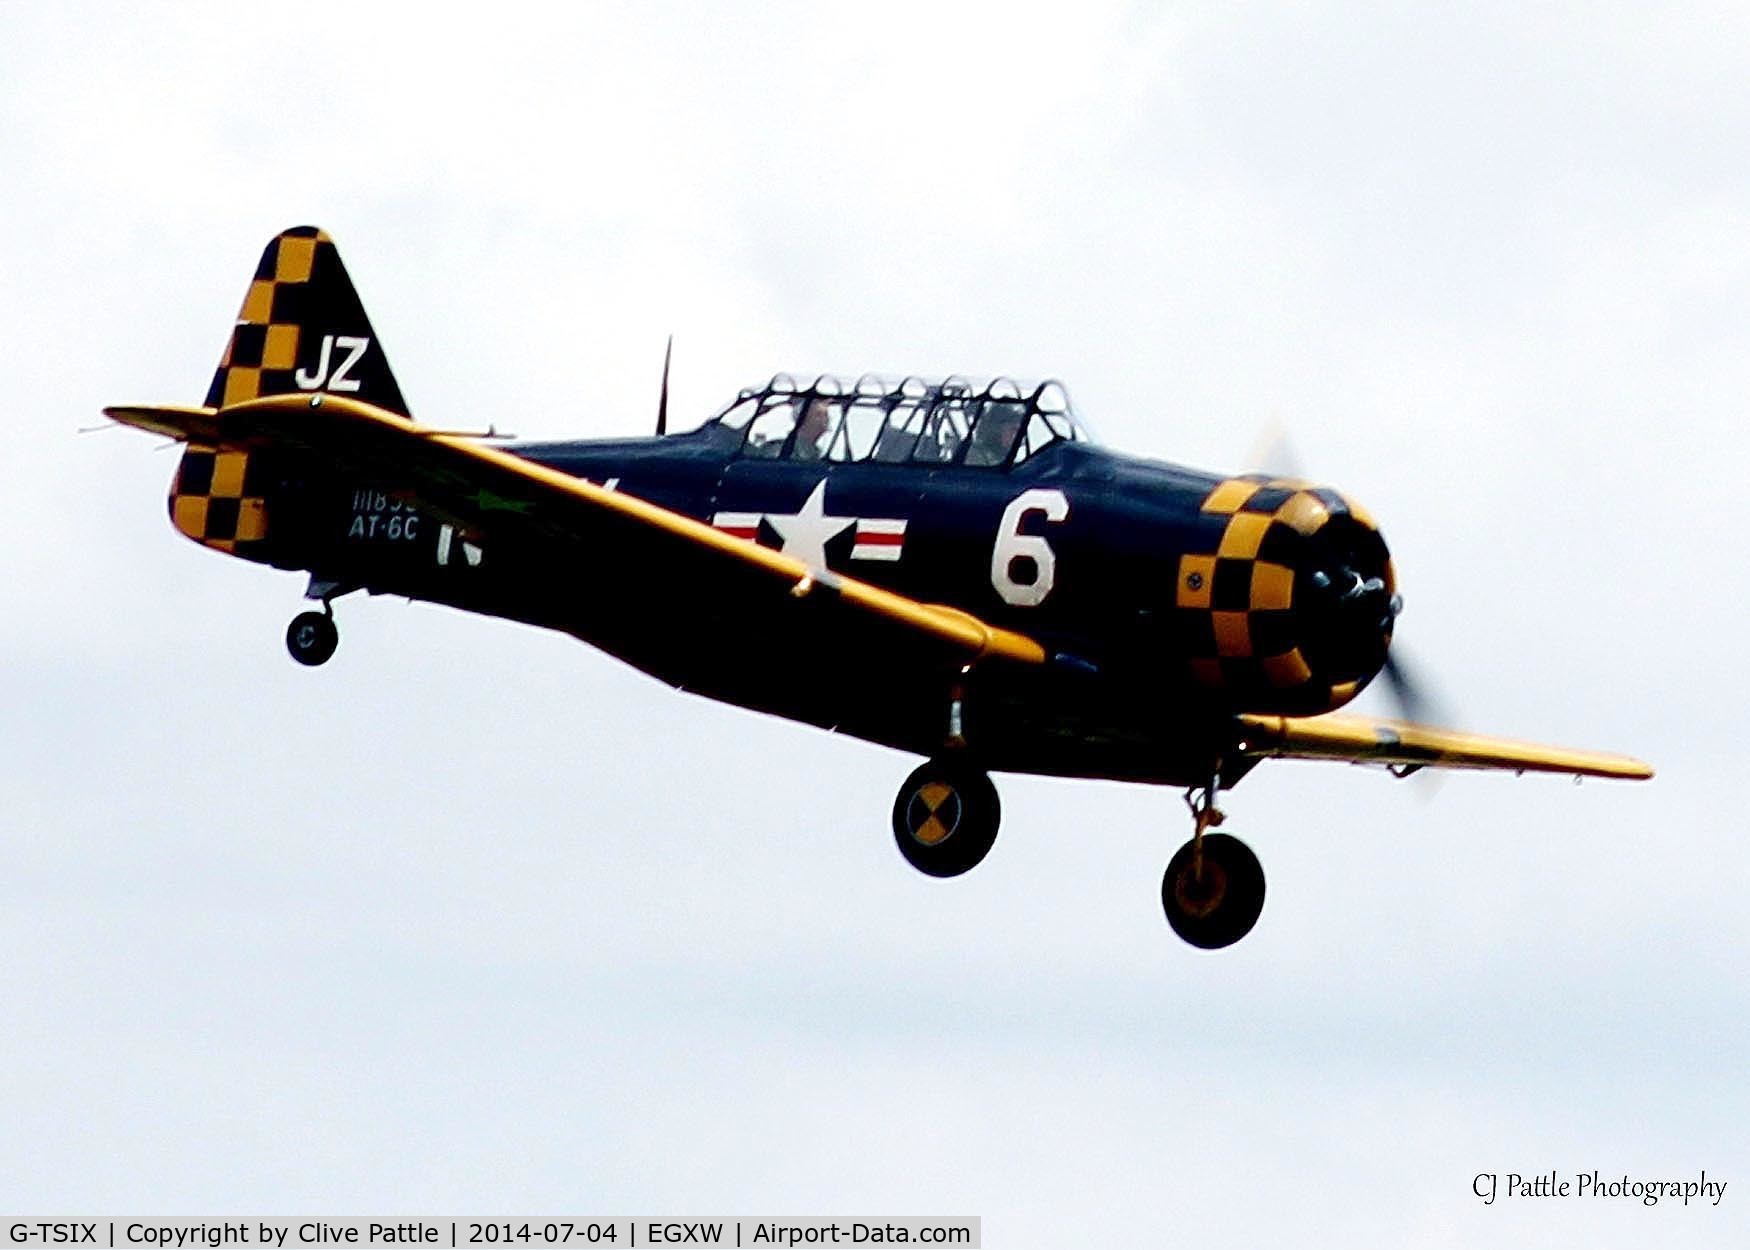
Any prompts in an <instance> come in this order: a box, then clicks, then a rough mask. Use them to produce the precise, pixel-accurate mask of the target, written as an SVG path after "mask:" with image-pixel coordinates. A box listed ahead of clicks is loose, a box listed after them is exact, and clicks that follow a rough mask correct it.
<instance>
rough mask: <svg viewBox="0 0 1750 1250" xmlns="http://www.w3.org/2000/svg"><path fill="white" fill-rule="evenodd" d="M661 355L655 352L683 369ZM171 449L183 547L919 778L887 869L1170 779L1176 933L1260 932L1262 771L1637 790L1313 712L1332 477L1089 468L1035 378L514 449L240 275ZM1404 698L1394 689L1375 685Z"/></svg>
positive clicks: (1370, 552) (1371, 605)
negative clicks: (860, 749) (726, 711)
mask: <svg viewBox="0 0 1750 1250" xmlns="http://www.w3.org/2000/svg"><path fill="white" fill-rule="evenodd" d="M671 346H672V340H671ZM105 413H106V415H108V416H109V417H111V418H112V419H114V420H116V421H118V422H121V423H123V424H126V425H129V426H134V427H137V428H139V429H142V430H146V431H148V432H151V433H154V434H158V435H164V436H168V437H169V438H172V439H175V440H179V441H180V442H182V443H183V444H185V446H184V450H183V452H182V459H181V462H180V464H179V466H178V468H177V472H176V476H175V479H174V481H173V483H172V486H171V489H170V499H169V511H170V518H171V521H172V523H173V524H174V526H175V528H176V529H177V530H178V531H179V532H181V533H182V534H184V535H185V536H187V537H188V538H190V539H192V540H194V541H195V542H197V543H199V544H201V545H202V546H204V547H208V548H211V549H212V550H215V551H219V552H223V553H225V554H227V555H232V556H236V557H239V558H241V559H245V560H252V561H255V562H257V563H261V564H266V565H270V566H272V567H274V568H279V569H287V570H295V571H299V572H303V573H307V574H308V575H309V583H308V589H307V590H306V592H305V597H306V599H308V600H311V601H313V602H316V603H319V604H320V608H321V610H320V611H315V610H311V611H306V612H303V613H301V614H299V615H298V616H297V617H296V618H295V619H294V620H293V621H292V622H291V624H290V626H289V627H288V629H287V632H286V645H287V647H288V649H289V650H290V652H291V654H292V657H293V658H294V659H295V660H297V661H298V662H299V663H301V664H306V665H318V664H322V663H324V662H325V661H327V660H328V659H329V657H330V656H331V655H332V654H333V653H334V650H335V647H336V645H337V643H338V641H339V633H338V630H337V628H336V626H335V623H334V601H335V600H336V599H339V598H340V597H342V596H344V595H347V594H350V593H352V592H354V591H359V590H363V591H367V592H369V593H371V594H395V595H404V596H407V597H408V598H410V599H418V600H424V601H429V602H433V603H439V604H445V605H448V606H450V607H454V608H459V609H462V610H463V611H468V612H477V613H483V614H486V615H490V616H497V617H504V618H508V619H511V620H516V621H522V622H527V623H529V624H533V625H538V626H543V627H546V628H549V629H554V630H559V631H562V632H564V633H567V634H570V635H573V636H575V637H576V638H579V639H581V640H582V641H584V642H587V643H590V644H592V645H593V646H595V647H598V648H600V649H601V650H603V651H605V652H607V653H608V654H609V655H612V656H615V657H617V658H618V659H620V660H622V661H624V662H626V663H628V664H630V665H632V666H634V667H635V668H638V669H640V670H642V671H643V672H645V673H647V674H649V675H651V676H653V677H656V678H658V679H659V680H661V681H664V682H667V683H668V684H669V685H671V686H674V687H675V688H677V689H680V690H685V691H690V692H692V693H694V694H699V695H703V696H706V697H708V698H712V699H718V700H721V701H723V702H726V703H730V704H736V705H739V706H741V707H745V708H751V709H754V710H756V711H760V712H766V713H770V714H773V715H776V716H781V717H785V718H788V719H791V720H795V721H800V722H804V723H806V724H810V725H815V726H819V727H821V728H824V729H828V730H832V731H835V732H838V733H843V734H850V735H852V736H854V737H857V738H861V739H865V740H867V741H870V742H874V743H879V744H882V745H885V746H889V747H895V748H898V749H899V750H901V751H905V752H909V753H912V754H914V755H918V756H922V757H924V762H923V763H922V764H921V765H919V766H918V768H917V769H916V770H915V771H914V772H912V774H911V775H910V776H909V777H908V778H906V780H905V782H904V784H902V785H901V786H900V788H899V792H898V795H897V797H896V798H895V800H894V803H893V810H892V821H891V824H892V829H893V835H894V839H895V841H896V842H897V844H898V847H899V850H900V852H901V853H902V854H903V855H904V857H905V859H906V860H907V861H909V862H910V864H911V865H912V866H913V867H915V868H917V869H918V870H920V871H921V872H923V873H925V874H927V875H929V876H932V877H954V876H958V875H960V874H961V873H964V872H967V871H968V870H970V869H971V868H973V867H975V866H976V865H977V864H978V863H979V862H980V861H981V860H983V859H984V857H985V855H986V854H987V853H988V852H989V851H990V849H991V846H992V844H993V843H994V841H995V839H996V835H997V829H998V825H999V822H1000V819H1001V804H1000V802H999V799H998V795H997V791H996V788H995V786H994V785H993V784H992V782H991V779H990V774H991V773H993V772H997V773H1032V774H1047V775H1053V776H1060V777H1081V778H1104V779H1112V780H1121V781H1130V782H1142V783H1150V784H1155V785H1165V786H1173V787H1181V788H1183V789H1184V790H1185V796H1186V802H1187V804H1188V805H1189V807H1190V811H1191V818H1192V819H1191V823H1192V833H1191V837H1190V839H1189V840H1188V841H1187V842H1186V843H1185V844H1184V845H1183V846H1182V847H1180V848H1179V850H1178V851H1177V853H1175V854H1174V855H1173V856H1172V858H1171V860H1170V862H1169V863H1168V865H1167V869H1166V872H1165V874H1164V876H1163V879H1162V883H1161V902H1162V907H1163V909H1164V910H1165V912H1166V916H1167V920H1168V922H1169V924H1170V925H1171V926H1172V928H1173V930H1174V931H1175V932H1176V933H1177V934H1178V935H1179V936H1180V937H1182V938H1183V939H1185V940H1186V941H1187V942H1189V943H1191V944H1192V945H1193V946H1196V947H1201V948H1204V949H1217V948H1221V947H1225V946H1228V945H1231V944H1232V943H1234V942H1236V941H1238V940H1239V939H1240V938H1242V937H1244V936H1245V935H1246V934H1247V933H1248V932H1250V931H1251V929H1252V928H1253V926H1254V925H1255V923H1256V922H1257V919H1258V917H1259V915H1260V913H1261V912H1262V909H1263V904H1264V874H1263V870H1262V868H1261V866H1260V865H1259V862H1258V859H1257V856H1256V855H1254V854H1253V853H1252V851H1251V850H1250V848H1248V847H1247V846H1246V845H1245V843H1243V842H1241V841H1240V840H1239V839H1237V838H1235V837H1233V836H1231V835H1229V834H1225V833H1219V832H1215V831H1214V830H1215V828H1216V826H1218V825H1220V824H1221V823H1222V821H1223V819H1224V817H1223V813H1222V811H1221V809H1220V807H1218V801H1219V799H1220V795H1221V793H1222V792H1223V791H1225V790H1229V789H1231V788H1232V787H1233V786H1235V785H1236V784H1238V783H1239V782H1240V781H1241V780H1242V779H1243V778H1244V777H1245V776H1246V775H1247V774H1248V773H1250V772H1251V771H1252V769H1253V768H1255V767H1256V766H1257V765H1258V764H1259V763H1261V762H1263V761H1264V760H1267V759H1324V760H1343V761H1348V762H1352V763H1365V764H1376V765H1383V766H1386V767H1388V768H1390V769H1391V770H1392V771H1393V772H1395V773H1397V774H1399V775H1404V774H1407V773H1409V772H1413V771H1416V770H1418V769H1421V768H1425V767H1442V768H1470V769H1500V770H1508V771H1512V772H1516V773H1525V772H1549V773H1564V774H1571V775H1574V776H1576V777H1579V776H1596V777H1615V778H1625V779H1644V778H1648V777H1651V776H1652V770H1651V769H1650V768H1649V767H1648V766H1647V765H1645V764H1643V763H1641V762H1640V761H1639V760H1635V759H1631V758H1628V757H1626V756H1621V755H1613V754H1606V753H1603V752H1596V751H1579V750H1569V749H1565V748H1559V747H1547V746H1540V745H1536V744H1532V743H1523V742H1517V741H1512V740H1508V739H1502V738H1493V737H1484V736H1480V735H1474V734H1468V733H1460V732H1457V731H1454V730H1450V729H1441V728H1435V727H1432V726H1428V725H1423V724H1418V723H1413V722H1412V721H1407V720H1389V719H1380V718H1374V717H1363V716H1356V715H1353V714H1344V713H1341V712H1339V711H1338V709H1340V708H1342V707H1343V706H1344V705H1345V704H1347V703H1349V702H1350V701H1351V700H1352V699H1354V698H1355V696H1356V695H1358V694H1359V693H1360V692H1361V691H1362V690H1363V689H1364V688H1365V687H1366V686H1367V685H1368V684H1369V683H1370V682H1371V681H1372V680H1373V679H1374V678H1375V677H1377V676H1379V675H1380V674H1381V673H1382V672H1384V673H1385V675H1386V678H1387V681H1388V682H1392V681H1394V680H1399V678H1400V673H1399V670H1398V669H1397V668H1396V660H1395V658H1394V657H1393V656H1392V655H1391V653H1390V648H1391V644H1392V636H1393V629H1394V625H1395V622H1396V618H1397V615H1398V612H1399V610H1400V608H1401V606H1402V599H1401V598H1400V597H1399V595H1398V593H1397V582H1396V574H1395V572H1394V570H1393V567H1392V561H1391V557H1390V554H1389V552H1388V551H1387V548H1386V544H1385V541H1384V539H1383V538H1382V537H1381V535H1380V531H1379V527H1378V526H1377V524H1376V523H1375V522H1374V519H1373V518H1372V517H1371V516H1370V515H1369V514H1368V513H1367V511H1366V510H1365V509H1363V508H1362V507H1361V505H1360V504H1358V503H1356V502H1355V501H1354V500H1353V499H1351V498H1350V497H1348V496H1346V495H1344V494H1341V493H1339V492H1338V491H1336V490H1333V489H1331V488H1330V487H1327V486H1321V485H1317V484H1314V483H1311V482H1307V481H1302V480H1297V479H1290V478H1283V477H1272V476H1270V475H1268V474H1245V475H1238V476H1233V475H1223V474H1212V473H1205V472H1201V471H1199V470H1196V469H1191V468H1186V467H1182V466H1179V465H1174V464H1167V463H1162V462H1158V461H1153V460H1145V459H1140V458H1136V457H1131V456H1125V455H1120V454H1118V453H1116V452H1113V451H1110V450H1107V449H1105V448H1103V447H1101V446H1099V445H1098V444H1097V443H1095V442H1094V441H1093V440H1092V439H1091V438H1090V437H1089V436H1088V434H1087V432H1086V429H1085V428H1084V426H1083V424H1082V423H1081V422H1080V421H1079V420H1078V418H1077V417H1076V415H1075V412H1074V411H1073V409H1072V407H1071V405H1070V403H1069V399H1068V395H1067V394H1066V392H1065V390H1064V388H1063V387H1062V386H1061V385H1060V384H1058V383H1056V382H1044V383H1040V384H1038V385H1032V386H1025V387H1024V386H1021V385H1018V384H1016V383H1014V382H1011V381H1008V380H1004V379H997V380H994V381H991V382H987V383H973V382H970V381H967V380H964V379H961V378H946V379H936V380H923V379H917V378H904V379H898V380H892V381H889V380H882V379H877V378H874V377H864V378H861V379H858V380H856V381H854V382H839V381H836V380H834V379H831V378H826V377H822V378H818V379H815V380H814V381H811V382H797V381H795V380H793V379H791V378H790V377H787V376H785V375H779V376H777V377H774V378H772V379H771V380H770V381H769V382H767V383H765V384H764V385H761V386H756V387H752V388H749V389H747V390H743V391H742V392H740V393H739V394H738V395H737V396H736V397H735V399H734V400H733V401H732V402H731V403H730V404H729V405H728V406H727V407H725V408H724V409H723V410H722V411H720V412H719V413H717V414H716V415H715V416H713V417H711V418H710V419H709V420H707V421H705V422H704V423H703V424H702V425H700V426H699V427H698V428H697V429H694V430H691V431H689V432H685V433H673V434H670V433H668V431H667V415H668V359H667V357H666V356H665V359H664V364H663V380H662V390H661V394H660V398H659V401H658V416H657V422H656V433H655V435H654V436H651V437H641V438H618V439H595V440H589V441H570V442H522V443H514V442H505V441H504V440H503V439H502V438H501V437H499V436H498V435H497V432H496V429H494V428H492V427H490V426H489V427H488V429H487V430H485V431H468V430H444V429H437V428H433V427H430V426H426V425H422V424H420V423H419V422H417V421H415V420H414V419H413V417H412V415H411V412H410V410H409V408H408V405H407V403H406V401H405V400H404V399H403V398H402V394H401V390H400V387H399V386H398V385H397V383H396V381H395V377H394V374H393V373H392V372H391V371H390V368H389V362H388V358H387V357H386V356H385V354H384V352H383V346H382V343H381V341H380V340H379V339H378V337H377V334H376V331H375V330H374V329H373V328H372V326H371V323H370V321H369V319H368V318H367V317H366V315H365V311H364V307H363V305H362V304H361V303H360V301H359V297H358V294H357V292H356V291H355V290H354V288H353V284H352V281H351V279H350V278H349V277H348V276H347V272H346V269H345V267H344V266H343V265H342V263H341V259H340V253H339V251H338V250H337V249H336V248H335V245H334V242H333V240H332V239H331V238H330V237H329V236H328V235H327V234H326V233H324V232H323V231H321V230H319V229H317V228H315V227H310V226H300V227H295V228H293V229H289V230H286V231H284V232H282V233H281V234H279V235H278V236H277V237H275V238H274V239H273V240H272V241H271V242H270V243H269V244H268V246H267V249H266V250H265V251H264V252H263V253H262V257H261V261H260V264H259V265H258V266H257V268H256V271H255V275H254V278H253V279H252V280H251V282H250V284H249V287H248V291H247V293H246V295H245V298H244V301H243V308H242V311H241V312H240V313H239V315H238V317H237V321H236V324H235V327H234V329H233V330H232V333H231V337H230V340H229V342H228V344H227V346H226V348H225V352H224V356H223V358H222V359H221V361H220V363H219V366H218V369H217V371H216V372H215V374H214V375H213V380H212V384H211V386H210V387H209V388H208V391H207V394H206V399H205V402H204V403H203V404H201V405H198V406H183V405H153V406H144V405H136V406H122V407H112V408H107V409H105ZM1399 684H1402V682H1401V681H1399Z"/></svg>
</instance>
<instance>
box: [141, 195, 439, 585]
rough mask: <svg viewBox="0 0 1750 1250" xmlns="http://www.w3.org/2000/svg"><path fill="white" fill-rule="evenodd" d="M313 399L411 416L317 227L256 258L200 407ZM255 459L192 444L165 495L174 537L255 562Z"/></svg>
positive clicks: (260, 506)
mask: <svg viewBox="0 0 1750 1250" xmlns="http://www.w3.org/2000/svg"><path fill="white" fill-rule="evenodd" d="M318 391H328V392H332V393H334V394H344V395H348V396H351V397H352V398H354V399H360V400H363V401H364V402H366V403H369V404H374V405H376V406H377V407H379V408H384V409H387V410H388V411H390V412H393V413H397V414H398V415H400V416H403V417H405V416H408V415H409V414H408V411H407V402H406V400H404V399H403V398H402V396H401V388H400V387H399V386H398V385H396V382H395V375H394V373H392V372H391V371H390V369H389V360H388V357H387V356H385V355H384V354H383V348H382V345H381V344H380V343H379V342H378V341H377V336H376V332H375V331H374V330H373V329H372V328H371V321H370V318H369V317H367V316H366V315H365V309H364V305H363V304H362V303H361V302H360V301H359V297H358V292H357V291H356V290H355V289H354V288H353V285H352V279H351V278H350V277H348V276H347V272H346V266H345V265H343V264H342V263H341V260H340V251H339V249H337V248H336V247H335V246H334V240H333V239H331V238H329V237H328V235H327V233H325V232H324V231H322V230H319V229H317V228H316V227H315V226H294V227H292V228H291V229H290V230H283V231H281V232H280V233H279V234H278V235H277V236H276V237H275V238H274V239H273V240H272V241H271V242H270V243H268V245H267V248H266V250H265V251H263V252H262V254H261V261H260V263H259V264H258V265H256V267H255V277H254V278H253V279H252V280H251V281H250V283H249V290H248V292H247V293H246V294H245V295H244V297H243V307H242V310H241V311H239V312H238V314H237V322H236V325H235V326H234V327H233V328H232V330H231V338H230V341H229V342H227V343H226V345H225V354H224V356H223V357H222V358H221V359H220V361H219V367H218V369H217V370H216V371H215V372H214V374H213V381H212V385H211V386H209V387H208V388H207V398H206V406H207V407H209V408H226V407H229V406H231V405H232V404H240V403H244V402H246V401H248V400H251V399H261V398H264V397H266V396H269V395H295V394H310V393H314V392H318ZM263 459H264V457H263V453H260V452H251V451H246V450H244V449H242V448H236V447H215V446H212V445H209V444H200V443H194V442H190V443H189V444H188V446H187V448H186V449H185V450H184V452H183V455H182V462H181V464H179V465H178V466H177V471H176V478H175V481H174V482H172V484H171V487H170V519H171V521H172V522H173V523H174V524H175V526H176V528H177V529H178V530H180V531H181V532H182V533H183V534H185V535H187V536H188V537H189V538H192V539H193V540H194V541H195V542H198V543H200V544H201V545H202V546H206V547H212V548H214V549H216V550H219V551H224V552H229V553H232V554H235V555H241V556H245V557H249V558H254V559H260V558H263V557H262V555H261V554H259V553H260V552H261V550H262V549H261V547H260V544H261V543H263V542H264V541H265V540H266V539H267V536H268V507H267V498H266V495H267V478H268V477H269V474H268V473H267V472H266V471H265V468H264V463H263Z"/></svg>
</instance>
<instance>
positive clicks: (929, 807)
mask: <svg viewBox="0 0 1750 1250" xmlns="http://www.w3.org/2000/svg"><path fill="white" fill-rule="evenodd" d="M1001 819H1002V804H1001V803H999V802H998V801H997V788H996V787H995V786H993V785H992V784H991V781H990V778H989V777H988V776H987V775H985V773H984V772H983V771H982V770H980V769H977V768H973V767H971V766H970V765H967V764H962V763H959V762H958V761H955V760H948V759H934V760H931V761H930V762H929V763H927V764H924V765H922V766H921V767H919V768H918V769H917V771H916V772H914V773H912V775H911V776H909V777H907V778H906V779H905V784H904V785H903V786H901V787H900V788H899V797H898V798H896V799H894V801H893V838H894V841H896V842H898V843H899V853H900V854H901V855H903V856H905V858H906V861H907V862H908V863H910V864H911V866H912V867H913V868H916V869H917V870H918V871H919V872H923V873H928V874H929V875H930V876H932V877H958V876H959V875H960V874H961V873H963V872H965V871H967V870H968V869H970V868H973V867H975V866H977V864H978V862H979V861H980V860H982V859H983V858H984V857H985V856H986V855H987V854H989V853H990V848H991V844H992V843H993V842H995V841H996V840H997V824H998V822H999V821H1000V820H1001Z"/></svg>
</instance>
